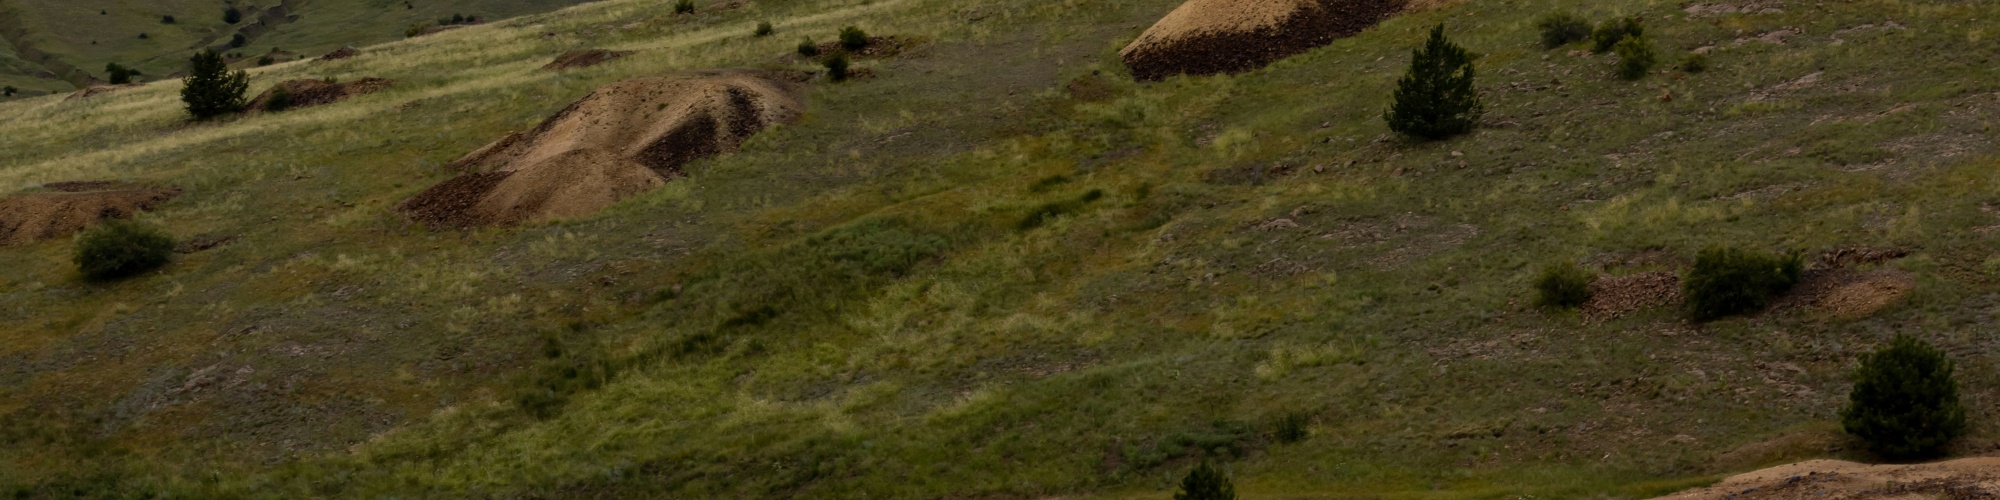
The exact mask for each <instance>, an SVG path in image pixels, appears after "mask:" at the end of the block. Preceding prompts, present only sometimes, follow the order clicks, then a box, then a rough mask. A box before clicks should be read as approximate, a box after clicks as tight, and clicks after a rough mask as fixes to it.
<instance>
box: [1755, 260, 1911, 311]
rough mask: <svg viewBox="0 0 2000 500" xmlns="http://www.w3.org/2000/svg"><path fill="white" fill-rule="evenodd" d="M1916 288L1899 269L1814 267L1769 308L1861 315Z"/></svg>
mask: <svg viewBox="0 0 2000 500" xmlns="http://www.w3.org/2000/svg"><path fill="white" fill-rule="evenodd" d="M1916 288H1917V281H1916V279H1914V278H1912V277H1911V276H1910V275H1909V273H1905V272H1902V271H1896V270H1888V269H1883V270H1876V271H1865V272H1864V271H1854V270H1849V269H1813V270H1809V271H1806V273H1805V276H1803V277H1801V278H1800V279H1799V284H1798V285H1797V286H1794V287H1792V290H1791V291H1790V292H1787V293H1786V294H1785V295H1784V296H1783V297H1780V298H1779V299H1778V300H1777V302H1776V303H1773V304H1771V309H1772V310H1775V311H1785V310H1797V309H1819V310H1822V311H1826V312H1827V313H1829V314H1832V315H1833V316H1834V317H1836V318H1841V319H1857V318H1864V317H1867V316H1870V315H1873V314H1875V313H1876V312H1877V311H1881V310H1882V309H1884V308H1887V307H1889V306H1891V305H1895V304H1897V303H1899V302H1902V301H1903V298H1904V297H1905V296H1908V295H1909V294H1910V291H1912V290H1915V289H1916Z"/></svg>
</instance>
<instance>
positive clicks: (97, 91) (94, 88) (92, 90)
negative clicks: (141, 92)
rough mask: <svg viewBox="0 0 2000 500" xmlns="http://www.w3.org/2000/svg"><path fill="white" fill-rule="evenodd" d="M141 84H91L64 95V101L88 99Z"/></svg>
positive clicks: (134, 87) (133, 87) (137, 86)
mask: <svg viewBox="0 0 2000 500" xmlns="http://www.w3.org/2000/svg"><path fill="white" fill-rule="evenodd" d="M139 85H140V84H137V83H127V84H124V85H91V86H89V87H84V88H83V90H78V91H76V92H75V93H72V94H70V95H69V97H64V98H63V102H70V101H74V100H77V99H88V98H90V97H94V96H98V95H103V94H109V93H112V92H117V91H120V90H125V89H136V88H139Z"/></svg>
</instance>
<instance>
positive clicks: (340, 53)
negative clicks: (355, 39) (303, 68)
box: [319, 47, 361, 61]
mask: <svg viewBox="0 0 2000 500" xmlns="http://www.w3.org/2000/svg"><path fill="white" fill-rule="evenodd" d="M358 55H361V51H360V50H356V49H355V48H354V47H341V48H339V49H337V50H334V51H333V52H328V53H326V55H323V56H319V60H321V61H338V60H341V59H346V58H349V57H354V56H358Z"/></svg>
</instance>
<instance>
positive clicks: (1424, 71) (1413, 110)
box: [1383, 24, 1485, 140]
mask: <svg viewBox="0 0 2000 500" xmlns="http://www.w3.org/2000/svg"><path fill="white" fill-rule="evenodd" d="M1472 81H1473V68H1472V54H1471V53H1470V52H1467V51H1466V50H1465V48H1464V47H1460V46H1458V44H1454V43H1451V40H1448V39H1446V38H1445V36H1444V25H1442V24H1440V25H1437V27H1435V28H1432V29H1431V36H1430V40H1429V41H1428V42H1425V44H1424V46H1423V48H1420V49H1417V50H1415V51H1414V54H1413V57H1412V59H1411V61H1410V72H1409V73H1408V74H1406V75H1404V76H1403V79H1402V80H1401V81H1398V82H1396V102H1395V104H1394V105H1393V106H1392V107H1390V108H1389V112H1388V113H1386V114H1384V115H1383V119H1385V120H1388V122H1389V129H1390V130H1394V131H1396V132H1399V133H1402V134H1405V135H1410V136H1415V137H1420V138H1424V139H1431V140H1437V139H1444V138H1447V137H1451V136H1454V135H1458V134H1463V133H1466V132H1471V131H1472V127H1473V126H1474V125H1476V124H1478V123H1479V116H1480V115H1481V114H1483V113H1485V106H1484V105H1482V104H1480V103H1479V93H1478V91H1477V90H1475V89H1473V87H1472Z"/></svg>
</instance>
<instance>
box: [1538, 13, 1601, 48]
mask: <svg viewBox="0 0 2000 500" xmlns="http://www.w3.org/2000/svg"><path fill="white" fill-rule="evenodd" d="M1535 27H1536V28H1539V29H1541V31H1542V48H1548V49H1553V48H1556V47H1561V46H1564V45H1569V44H1572V43H1576V42H1581V41H1584V40H1587V39H1589V38H1590V21H1589V20H1586V19H1584V18H1583V17H1581V16H1578V15H1576V14H1571V13H1568V12H1557V13H1554V14H1549V15H1547V16H1544V17H1542V20H1541V21H1538V22H1536V23H1535Z"/></svg>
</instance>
